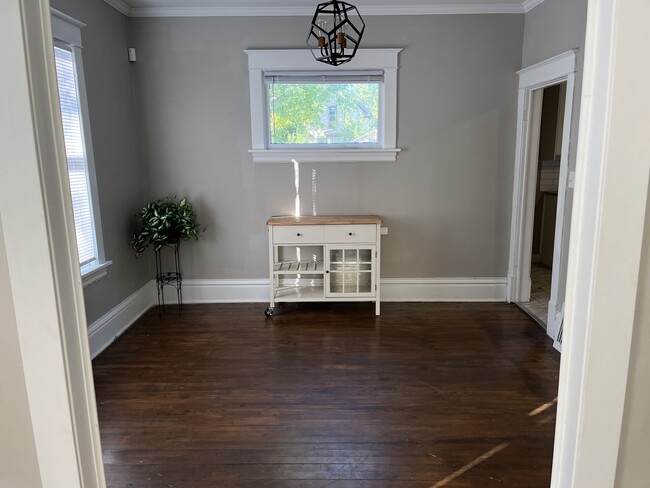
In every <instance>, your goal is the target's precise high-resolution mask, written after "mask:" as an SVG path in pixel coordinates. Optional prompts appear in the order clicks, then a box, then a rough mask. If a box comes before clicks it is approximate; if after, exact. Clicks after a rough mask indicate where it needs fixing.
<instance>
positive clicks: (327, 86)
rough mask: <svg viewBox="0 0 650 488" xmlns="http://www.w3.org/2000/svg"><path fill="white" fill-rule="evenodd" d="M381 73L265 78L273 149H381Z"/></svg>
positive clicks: (307, 73)
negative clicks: (379, 146)
mask: <svg viewBox="0 0 650 488" xmlns="http://www.w3.org/2000/svg"><path fill="white" fill-rule="evenodd" d="M383 80H384V76H383V73H382V72H377V73H363V72H360V73H359V74H356V75H351V74H349V73H348V74H342V75H340V74H329V75H328V74H325V73H316V72H315V73H310V72H306V73H303V74H299V73H294V74H274V73H266V74H265V75H264V83H265V84H266V101H267V103H266V123H267V138H268V139H267V140H268V147H269V148H273V147H283V146H286V147H298V146H304V147H310V146H312V147H316V146H321V147H323V146H324V145H327V146H328V147H338V146H341V147H355V146H361V145H363V146H367V147H378V143H379V130H378V129H379V124H378V123H379V117H380V115H381V114H380V112H379V93H380V86H381V84H382V83H383Z"/></svg>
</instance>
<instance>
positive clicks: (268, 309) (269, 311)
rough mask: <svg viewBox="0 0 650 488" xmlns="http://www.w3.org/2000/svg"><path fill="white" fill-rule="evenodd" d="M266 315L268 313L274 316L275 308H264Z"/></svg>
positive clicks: (269, 315) (268, 315)
mask: <svg viewBox="0 0 650 488" xmlns="http://www.w3.org/2000/svg"><path fill="white" fill-rule="evenodd" d="M264 315H266V316H267V317H271V316H273V309H272V308H267V309H266V310H264Z"/></svg>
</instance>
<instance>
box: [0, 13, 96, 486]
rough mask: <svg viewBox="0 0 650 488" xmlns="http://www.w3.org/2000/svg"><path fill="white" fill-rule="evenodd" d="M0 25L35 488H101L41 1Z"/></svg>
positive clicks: (7, 220) (48, 33) (7, 241)
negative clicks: (36, 482) (35, 475)
mask: <svg viewBox="0 0 650 488" xmlns="http://www.w3.org/2000/svg"><path fill="white" fill-rule="evenodd" d="M0 31H1V32H2V33H3V36H4V37H3V39H4V41H5V42H4V43H3V47H0V63H1V64H2V65H3V66H11V69H7V70H6V72H5V73H4V74H3V80H2V82H1V85H2V89H3V92H6V93H10V96H7V97H6V100H5V101H6V104H5V105H3V110H2V111H0V148H1V151H2V158H0V174H1V175H2V176H1V177H0V211H1V219H0V220H1V225H2V227H3V235H4V248H5V253H6V258H7V265H8V282H9V287H10V288H11V290H10V300H11V301H12V302H13V308H14V315H15V320H14V322H15V327H16V330H17V334H18V341H19V347H18V348H17V349H18V350H16V351H12V352H14V353H15V357H17V358H19V360H20V362H21V363H22V368H23V371H24V384H25V389H26V394H27V402H28V405H29V416H30V419H31V423H32V432H33V437H34V446H35V456H36V458H37V459H35V460H34V461H35V464H37V465H38V470H39V472H38V473H37V476H39V477H40V480H41V484H39V486H43V487H59V486H60V487H66V488H77V487H81V486H83V487H87V488H95V487H100V488H101V487H104V486H105V481H104V466H103V462H102V452H101V446H100V439H99V428H98V420H97V405H96V401H95V390H94V386H93V375H92V365H91V360H90V351H89V345H88V330H87V324H86V313H85V307H84V296H83V288H82V284H81V274H80V270H79V257H78V255H77V245H76V239H75V230H74V217H73V213H72V198H71V195H70V189H69V179H68V170H67V162H66V157H65V146H64V139H63V126H62V123H61V112H60V107H59V96H58V90H57V83H56V71H55V66H54V47H53V38H52V30H51V13H50V5H49V1H48V0H20V1H12V2H0ZM8 421H9V422H11V419H8ZM9 442H10V445H11V439H9ZM3 462H9V463H11V462H12V460H11V458H9V459H0V470H2V471H3V472H5V470H3V469H2V463H3ZM8 471H9V472H10V471H11V467H9V469H8ZM16 486H17V485H16Z"/></svg>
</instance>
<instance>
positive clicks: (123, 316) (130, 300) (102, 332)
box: [88, 280, 158, 359]
mask: <svg viewBox="0 0 650 488" xmlns="http://www.w3.org/2000/svg"><path fill="white" fill-rule="evenodd" d="M157 303H158V302H157V299H156V282H155V281H153V280H152V281H149V282H147V283H145V284H144V285H143V286H142V287H141V288H139V289H138V290H136V291H135V292H133V293H132V294H131V295H129V296H128V297H126V298H125V299H124V300H122V301H121V302H120V303H119V304H118V305H117V306H115V307H113V308H112V309H111V310H109V311H108V312H106V313H105V314H104V315H102V316H101V317H100V318H99V319H97V320H96V321H95V322H93V323H92V324H91V325H90V327H88V343H89V344H90V353H91V355H92V357H93V359H94V358H95V357H97V356H98V355H99V354H100V353H101V352H102V351H103V350H104V349H106V348H107V347H108V346H110V345H111V344H112V343H113V342H114V341H115V339H117V338H118V337H119V336H121V335H122V334H123V333H124V331H125V330H127V329H128V328H129V327H131V325H133V323H134V322H135V321H136V320H138V319H139V318H140V316H141V315H142V314H143V313H145V312H146V311H147V310H149V309H150V308H151V307H153V306H154V305H156V304H157Z"/></svg>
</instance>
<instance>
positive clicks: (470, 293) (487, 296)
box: [381, 278, 508, 302]
mask: <svg viewBox="0 0 650 488" xmlns="http://www.w3.org/2000/svg"><path fill="white" fill-rule="evenodd" d="M507 286H508V279H507V278H384V279H382V280H381V301H382V302H505V301H506V291H507Z"/></svg>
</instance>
